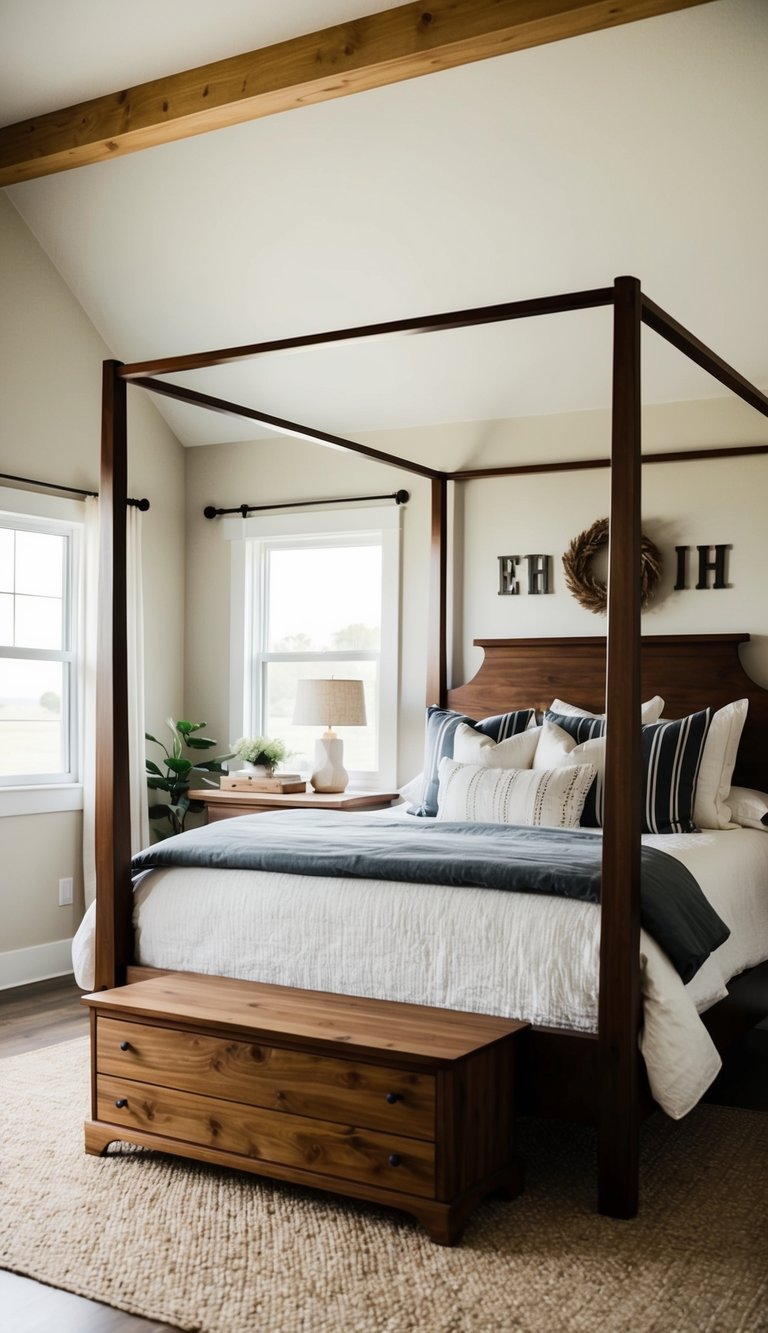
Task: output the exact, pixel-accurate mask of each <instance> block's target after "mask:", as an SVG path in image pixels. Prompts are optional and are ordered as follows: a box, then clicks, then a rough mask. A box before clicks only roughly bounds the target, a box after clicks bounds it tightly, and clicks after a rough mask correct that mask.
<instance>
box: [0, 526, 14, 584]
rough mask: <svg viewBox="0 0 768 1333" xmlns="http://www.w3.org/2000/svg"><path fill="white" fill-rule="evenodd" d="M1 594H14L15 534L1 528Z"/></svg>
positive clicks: (8, 529)
mask: <svg viewBox="0 0 768 1333" xmlns="http://www.w3.org/2000/svg"><path fill="white" fill-rule="evenodd" d="M0 592H13V533H12V532H11V530H10V528H0Z"/></svg>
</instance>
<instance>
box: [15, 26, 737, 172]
mask: <svg viewBox="0 0 768 1333" xmlns="http://www.w3.org/2000/svg"><path fill="white" fill-rule="evenodd" d="M710 2H711V0H433V3H429V0H425V3H423V4H406V5H400V6H399V7H398V8H397V9H388V10H385V11H384V12H382V13H379V14H371V15H370V16H368V17H364V18H358V19H353V20H351V21H350V22H348V23H340V24H337V25H335V26H334V27H331V28H325V29H323V30H322V31H321V32H315V33H310V34H308V35H304V36H301V37H295V38H291V39H290V40H288V41H284V42H278V43H277V44H276V45H274V46H268V47H265V48H263V49H262V50H260V51H250V52H248V53H247V54H245V55H237V56H230V57H228V58H227V59H225V60H217V61H215V62H214V63H213V64H210V65H201V66H199V67H198V68H197V69H192V70H186V71H184V72H183V73H178V74H170V75H168V76H167V77H165V78H161V79H153V80H152V81H151V82H150V83H142V84H139V85H138V86H137V87H135V88H128V89H125V90H123V91H121V92H115V93H110V94H108V95H106V96H104V97H95V98H92V99H91V100H90V101H87V102H80V103H79V104H78V105H76V106H70V107H65V108H64V109H63V110H61V111H51V112H49V113H47V114H46V115H41V116H34V117H33V118H32V119H30V120H25V121H20V122H19V123H18V124H16V125H8V126H6V127H5V128H2V129H0V185H12V184H14V183H16V182H18V181H25V180H33V179H35V178H36V177H38V176H47V175H51V174H52V173H54V172H58V171H67V170H69V169H70V168H72V167H79V166H85V165H87V164H89V163H94V162H104V161H107V160H109V159H110V158H113V157H119V156H121V155H122V154H124V153H134V152H138V151H139V150H140V149H143V148H152V147H155V146H156V145H158V144H163V143H170V142H171V141H173V140H175V139H184V138H187V137H189V136H191V135H195V134H205V133H206V132H208V131H209V130H216V129H222V128H224V127H225V126H227V125H236V124H239V123H240V122H242V121H247V120H255V119H257V118H258V117H260V116H270V115H275V114H276V113H277V112H280V111H288V110H291V109H293V108H296V107H301V106H307V105H308V104H311V103H313V102H322V101H326V100H328V99H330V98H333V97H345V96H347V95H348V94H350V93H358V92H364V91H366V90H367V89H369V88H378V87H381V86H383V85H385V84H389V83H397V82H398V81H400V80H402V79H412V78H417V77H418V76H419V75H421V74H430V73H433V72H435V71H437V70H442V69H449V68H451V67H452V66H455V65H463V64H467V63H469V62H471V61H474V60H484V59H486V58H488V57H490V56H498V55H504V54H507V53H509V52H511V51H521V50H523V49H525V48H526V47H532V46H539V45H542V44H543V43H546V42H556V41H561V40H563V39H564V38H567V37H576V36H580V35H581V34H583V33H587V32H596V31H597V30H598V29H601V28H608V27H615V26H617V25H619V24H623V23H631V22H634V21H635V20H637V19H644V18H652V17H654V16H656V15H658V14H667V13H670V12H672V11H673V10H678V9H687V8H691V7H693V6H694V5H700V4H706V3H710ZM128 21H130V15H129V18H128Z"/></svg>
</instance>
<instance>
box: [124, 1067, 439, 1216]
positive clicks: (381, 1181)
mask: <svg viewBox="0 0 768 1333" xmlns="http://www.w3.org/2000/svg"><path fill="white" fill-rule="evenodd" d="M97 1107H98V1118H99V1120H104V1121H107V1122H111V1123H112V1124H114V1125H124V1126H126V1127H127V1128H128V1129H133V1130H143V1131H148V1132H149V1133H151V1134H158V1135H163V1136H165V1137H166V1138H170V1139H176V1140H180V1141H182V1142H186V1143H190V1144H198V1145H202V1146H203V1147H207V1148H214V1149H218V1150H221V1151H224V1152H230V1153H237V1154H238V1155H240V1156H243V1157H245V1158H248V1159H251V1160H253V1159H256V1160H257V1161H263V1162H265V1163H268V1162H277V1163H280V1164H281V1165H284V1166H291V1167H299V1168H301V1169H303V1170H306V1171H314V1172H317V1173H318V1174H320V1175H328V1176H333V1177H335V1178H341V1179H345V1178H346V1179H348V1180H354V1181H362V1182H365V1183H368V1184H374V1185H378V1186H380V1187H382V1188H385V1189H390V1190H398V1191H401V1192H402V1193H405V1194H414V1195H419V1196H421V1197H423V1198H430V1197H431V1196H432V1195H433V1194H434V1189H435V1152H434V1145H433V1144H432V1143H427V1142H424V1141H423V1140H420V1139H408V1138H403V1137H400V1136H398V1135H396V1134H384V1133H378V1132H377V1131H375V1130H366V1129H360V1128H358V1127H357V1126H356V1125H346V1124H333V1123H332V1122H330V1121H327V1120H311V1119H309V1118H308V1117H305V1116H299V1115H283V1114H281V1113H280V1112H279V1111H269V1110H265V1109H264V1108H263V1107H260V1106H244V1105H238V1104H237V1103H234V1102H228V1101H222V1100H221V1099H220V1098H218V1097H213V1096H202V1095H200V1094H197V1093H191V1092H183V1091H177V1090H175V1089H170V1088H163V1087H153V1086H151V1085H149V1084H146V1083H134V1082H132V1081H131V1080H129V1079H119V1078H112V1077H110V1076H108V1075H106V1074H99V1075H98V1076H97Z"/></svg>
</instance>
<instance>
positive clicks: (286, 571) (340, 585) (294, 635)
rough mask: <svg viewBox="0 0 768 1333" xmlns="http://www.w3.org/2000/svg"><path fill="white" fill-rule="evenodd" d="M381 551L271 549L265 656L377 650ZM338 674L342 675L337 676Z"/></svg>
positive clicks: (376, 547) (375, 547) (360, 548)
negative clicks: (340, 650)
mask: <svg viewBox="0 0 768 1333" xmlns="http://www.w3.org/2000/svg"><path fill="white" fill-rule="evenodd" d="M380 590H381V547H380V546H379V545H378V544H377V545H373V546H362V545H360V546H358V545H355V546H327V547H315V546H313V547H295V548H287V549H280V548H275V547H273V548H272V549H271V550H270V553H269V565H268V593H269V632H268V635H267V642H268V648H267V651H268V652H300V653H301V652H318V651H319V652H328V651H333V650H337V649H350V650H360V649H374V650H378V648H379V646H380V640H381V591H380ZM335 674H337V675H342V674H343V673H342V672H340V671H339V672H336V673H335Z"/></svg>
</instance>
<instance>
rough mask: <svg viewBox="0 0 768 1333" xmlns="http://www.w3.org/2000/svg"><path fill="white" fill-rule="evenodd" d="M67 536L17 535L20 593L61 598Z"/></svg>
mask: <svg viewBox="0 0 768 1333" xmlns="http://www.w3.org/2000/svg"><path fill="white" fill-rule="evenodd" d="M65 542H66V538H65V537H58V536H54V535H53V534H52V533H48V532H21V531H20V532H17V533H16V591H17V592H25V593H29V594H32V595H33V596H36V597H61V594H62V579H63V574H64V544H65Z"/></svg>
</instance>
